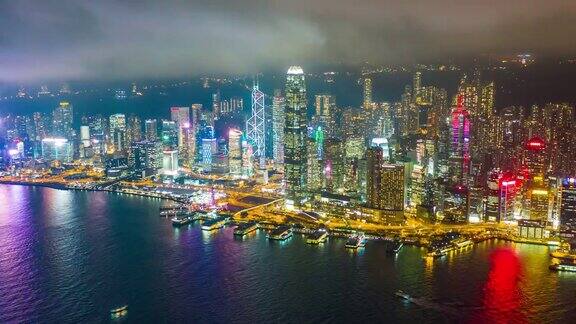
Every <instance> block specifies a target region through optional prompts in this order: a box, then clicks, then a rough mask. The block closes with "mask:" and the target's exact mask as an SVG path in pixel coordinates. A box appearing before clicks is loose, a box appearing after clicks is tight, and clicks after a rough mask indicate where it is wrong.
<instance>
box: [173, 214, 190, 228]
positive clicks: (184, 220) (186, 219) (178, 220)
mask: <svg viewBox="0 0 576 324" xmlns="http://www.w3.org/2000/svg"><path fill="white" fill-rule="evenodd" d="M193 220H194V217H192V216H191V215H189V214H188V215H185V216H176V217H174V218H172V225H174V226H183V225H186V224H189V223H191V222H192V221H193Z"/></svg>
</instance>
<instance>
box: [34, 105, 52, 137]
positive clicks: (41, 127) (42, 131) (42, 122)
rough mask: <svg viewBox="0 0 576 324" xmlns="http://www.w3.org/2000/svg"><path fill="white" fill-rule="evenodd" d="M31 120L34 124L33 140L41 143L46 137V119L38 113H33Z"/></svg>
mask: <svg viewBox="0 0 576 324" xmlns="http://www.w3.org/2000/svg"><path fill="white" fill-rule="evenodd" d="M32 120H33V122H34V129H35V130H34V134H35V135H36V138H34V140H36V141H41V140H42V139H43V138H46V137H47V136H48V130H47V127H46V126H47V125H46V119H45V117H44V115H43V114H42V113H40V112H35V113H33V114H32Z"/></svg>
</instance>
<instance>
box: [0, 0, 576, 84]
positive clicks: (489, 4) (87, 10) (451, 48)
mask: <svg viewBox="0 0 576 324" xmlns="http://www.w3.org/2000/svg"><path fill="white" fill-rule="evenodd" d="M575 14H576V3H575V2H570V1H556V0H552V1H539V0H511V1H486V0H474V1H465V2H464V1H462V2H458V3H454V2H453V1H448V0H439V1H376V0H370V1H360V3H359V2H357V1H344V0H332V1H328V0H319V1H304V0H292V1H259V0H248V1H224V0H215V1H214V0H211V1H208V0H194V1H106V0H105V1H61V0H60V1H53V0H47V1H32V0H23V1H3V2H1V3H0V17H1V19H0V81H2V82H34V81H45V80H63V79H64V80H102V79H103V80H108V79H131V78H134V79H136V78H171V77H181V76H186V75H191V74H198V73H210V72H214V73H218V72H224V71H225V72H236V73H242V72H253V71H255V70H262V69H266V68H284V67H286V66H288V65H290V64H293V63H298V64H302V65H304V66H311V65H317V64H326V63H328V64H331V63H349V64H354V63H358V62H362V61H366V60H368V61H371V62H378V63H403V62H415V61H419V60H420V61H421V60H438V59H440V60H441V59H446V58H448V57H469V56H474V55H479V54H488V53H490V54H509V53H517V52H523V51H529V52H531V53H535V54H537V55H541V56H564V55H571V54H573V53H574V52H576V46H575V45H574V42H572V41H571V39H572V37H573V35H574V34H576V24H574V23H573V17H574V16H575Z"/></svg>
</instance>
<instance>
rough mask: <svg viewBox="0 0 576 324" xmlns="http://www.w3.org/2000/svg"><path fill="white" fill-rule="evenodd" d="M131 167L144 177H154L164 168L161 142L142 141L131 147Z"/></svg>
mask: <svg viewBox="0 0 576 324" xmlns="http://www.w3.org/2000/svg"><path fill="white" fill-rule="evenodd" d="M131 150H132V154H130V157H131V159H129V163H128V164H129V166H130V167H131V168H132V169H133V170H134V171H136V173H137V174H139V175H141V176H142V177H146V176H150V175H154V174H156V173H157V172H158V170H160V169H161V168H162V163H163V152H162V144H161V143H160V142H151V141H140V142H135V143H133V144H132V146H131Z"/></svg>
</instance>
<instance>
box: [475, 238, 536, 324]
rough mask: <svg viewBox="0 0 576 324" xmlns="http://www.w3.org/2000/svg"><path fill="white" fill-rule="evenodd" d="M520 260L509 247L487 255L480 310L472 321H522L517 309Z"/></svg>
mask: <svg viewBox="0 0 576 324" xmlns="http://www.w3.org/2000/svg"><path fill="white" fill-rule="evenodd" d="M521 281H522V263H521V262H520V259H519V258H518V255H517V254H516V252H514V251H513V250H511V249H498V250H495V251H493V252H492V253H491V254H490V272H489V273H488V279H487V281H486V284H485V285H484V299H483V304H484V305H483V306H484V307H483V309H482V310H481V311H480V314H477V315H479V316H478V317H476V318H475V319H473V320H472V322H473V323H525V322H527V319H526V317H525V316H524V315H523V313H522V312H521V311H520V297H521V285H520V284H521Z"/></svg>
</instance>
